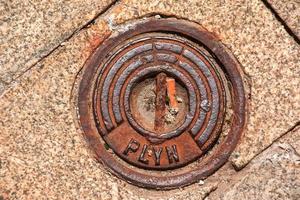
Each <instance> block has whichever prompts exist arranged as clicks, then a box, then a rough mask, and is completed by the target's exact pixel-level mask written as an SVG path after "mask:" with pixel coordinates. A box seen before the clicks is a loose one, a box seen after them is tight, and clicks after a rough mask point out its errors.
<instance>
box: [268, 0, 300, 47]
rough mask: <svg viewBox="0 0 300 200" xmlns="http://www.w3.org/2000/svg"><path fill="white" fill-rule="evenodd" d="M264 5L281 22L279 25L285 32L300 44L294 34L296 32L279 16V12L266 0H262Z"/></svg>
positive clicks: (299, 40)
mask: <svg viewBox="0 0 300 200" xmlns="http://www.w3.org/2000/svg"><path fill="white" fill-rule="evenodd" d="M262 2H263V3H264V5H265V6H266V7H267V9H269V10H270V11H271V12H272V14H273V15H274V17H275V18H276V20H277V21H279V22H280V23H281V25H282V26H283V27H284V29H285V30H286V32H287V33H288V34H289V35H290V36H291V37H292V38H293V39H294V40H295V42H297V44H300V38H299V37H298V36H297V35H296V33H295V32H294V31H293V30H292V29H291V28H290V27H289V25H288V24H287V23H286V22H285V21H284V20H283V19H282V18H281V17H280V15H279V13H278V12H277V11H276V10H275V9H274V8H273V6H272V5H271V4H270V3H269V2H268V1H267V0H262Z"/></svg>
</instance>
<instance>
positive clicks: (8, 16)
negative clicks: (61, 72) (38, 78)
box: [0, 0, 112, 95]
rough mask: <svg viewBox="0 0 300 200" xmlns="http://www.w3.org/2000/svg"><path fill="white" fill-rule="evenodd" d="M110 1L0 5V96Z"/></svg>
mask: <svg viewBox="0 0 300 200" xmlns="http://www.w3.org/2000/svg"><path fill="white" fill-rule="evenodd" d="M110 3H112V0H88V1H80V0H75V1H66V0H54V1H51V2H49V1H46V0H42V1H40V0H33V1H32V0H17V1H1V2H0V38H1V40H0V66H1V68H0V95H1V93H3V91H4V90H5V88H6V87H8V86H9V84H10V83H11V82H12V81H13V80H15V79H16V78H17V77H19V76H20V75H21V74H23V73H24V72H25V71H26V70H28V68H29V67H31V66H32V65H33V64H34V63H36V62H37V61H38V60H39V59H41V58H42V57H44V56H45V55H47V54H48V53H50V52H51V51H52V50H53V49H54V48H55V47H57V46H58V45H59V44H60V43H62V41H64V40H65V39H66V38H68V37H70V36H71V35H72V34H73V33H74V32H75V31H76V30H78V29H80V28H81V27H83V26H84V25H85V24H86V23H87V22H88V21H90V20H92V19H93V18H94V17H95V16H97V15H98V14H99V13H101V11H102V10H104V9H105V8H106V7H107V6H108V5H109V4H110Z"/></svg>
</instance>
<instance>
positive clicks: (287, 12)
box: [267, 0, 300, 40]
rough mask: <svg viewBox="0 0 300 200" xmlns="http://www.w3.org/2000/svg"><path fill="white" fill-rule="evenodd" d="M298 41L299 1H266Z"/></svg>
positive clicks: (299, 36) (299, 31)
mask: <svg viewBox="0 0 300 200" xmlns="http://www.w3.org/2000/svg"><path fill="white" fill-rule="evenodd" d="M267 2H269V3H270V4H271V6H272V8H273V9H274V10H275V11H276V13H277V14H278V15H279V16H280V18H281V19H283V20H284V22H285V23H286V24H287V25H288V27H289V28H290V29H291V30H292V31H293V33H294V34H295V35H296V36H297V37H298V39H299V40H300V1H299V0H267Z"/></svg>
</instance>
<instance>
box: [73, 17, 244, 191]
mask: <svg viewBox="0 0 300 200" xmlns="http://www.w3.org/2000/svg"><path fill="white" fill-rule="evenodd" d="M78 109H79V120H80V124H81V126H82V129H83V132H84V135H85V137H86V139H87V141H88V142H89V145H90V147H91V148H92V149H93V150H94V152H95V153H96V157H97V159H99V161H101V162H102V163H104V165H105V166H107V167H108V168H109V169H110V171H112V172H113V173H114V174H116V175H117V176H118V177H121V178H123V179H125V180H127V181H128V182H131V183H133V184H136V185H139V186H142V187H148V188H157V189H163V188H174V187H178V186H184V185H187V184H190V183H193V182H195V181H197V180H199V179H203V178H206V177H207V176H209V175H210V174H212V173H213V172H214V171H216V170H217V169H218V168H219V167H221V166H222V165H223V164H224V163H225V162H226V161H227V159H228V157H229V155H230V153H231V152H232V151H233V149H234V148H235V146H236V144H237V141H238V139H239V137H240V134H241V132H242V129H243V127H244V123H245V94H244V89H243V82H242V78H241V75H240V73H239V66H238V62H237V61H236V60H235V59H234V57H233V56H232V55H231V54H230V53H229V52H228V50H227V49H226V48H225V47H224V45H222V44H221V43H220V42H219V41H218V40H217V39H216V38H215V37H214V36H213V35H212V34H211V33H209V32H207V31H206V30H204V29H202V28H201V27H199V26H198V25H196V24H194V23H191V22H187V21H183V20H177V19H150V20H148V21H146V22H143V23H140V24H137V25H135V27H134V28H132V29H130V30H128V31H126V32H123V33H121V34H119V35H118V36H116V37H113V38H111V39H108V40H107V41H105V42H104V43H103V44H102V45H100V46H99V47H98V48H97V49H96V51H95V52H94V54H93V55H91V57H90V58H89V60H88V61H87V62H86V65H85V70H84V73H83V76H82V80H81V82H80V87H79V96H78ZM225 119H226V120H225ZM225 121H226V122H225Z"/></svg>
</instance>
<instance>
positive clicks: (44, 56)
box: [0, 0, 120, 98]
mask: <svg viewBox="0 0 300 200" xmlns="http://www.w3.org/2000/svg"><path fill="white" fill-rule="evenodd" d="M119 1H120V0H114V1H112V2H111V3H110V4H108V5H107V6H106V7H105V8H104V9H103V10H102V11H101V12H99V13H98V14H96V16H95V17H93V18H92V19H90V20H89V21H87V22H86V23H85V24H83V25H82V26H80V27H79V28H77V29H75V31H73V32H72V33H71V34H70V35H69V36H67V37H66V38H65V39H63V40H62V41H61V42H60V43H59V44H58V45H56V46H55V47H54V48H53V49H51V50H49V52H48V53H46V54H45V55H43V56H42V57H41V58H39V59H38V60H37V61H36V62H34V63H33V64H32V65H31V66H29V67H28V68H27V69H25V70H24V71H23V72H22V73H21V74H20V75H18V76H17V77H16V78H13V79H12V80H11V81H10V82H4V81H2V80H1V79H0V82H4V83H5V84H4V87H3V90H2V91H1V89H2V88H0V98H1V97H2V96H3V95H4V94H5V93H6V92H7V91H8V90H9V88H10V86H12V84H13V83H14V82H16V81H17V80H18V79H19V78H20V77H22V76H23V75H24V74H25V73H27V72H28V71H30V70H31V69H32V68H33V67H35V66H36V65H37V64H38V63H40V62H41V61H43V60H44V59H45V58H47V57H48V56H50V55H51V54H52V53H53V52H55V50H57V49H58V48H59V47H61V46H63V44H64V43H66V42H68V41H69V40H70V39H71V38H72V37H73V36H74V35H75V34H76V33H78V32H80V31H81V30H84V29H86V28H88V27H89V26H90V25H91V24H94V23H95V21H96V20H97V19H98V18H99V17H100V16H102V15H104V14H105V13H106V12H107V11H109V10H110V9H111V8H112V7H114V6H115V5H116V4H117V3H118V2H119Z"/></svg>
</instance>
